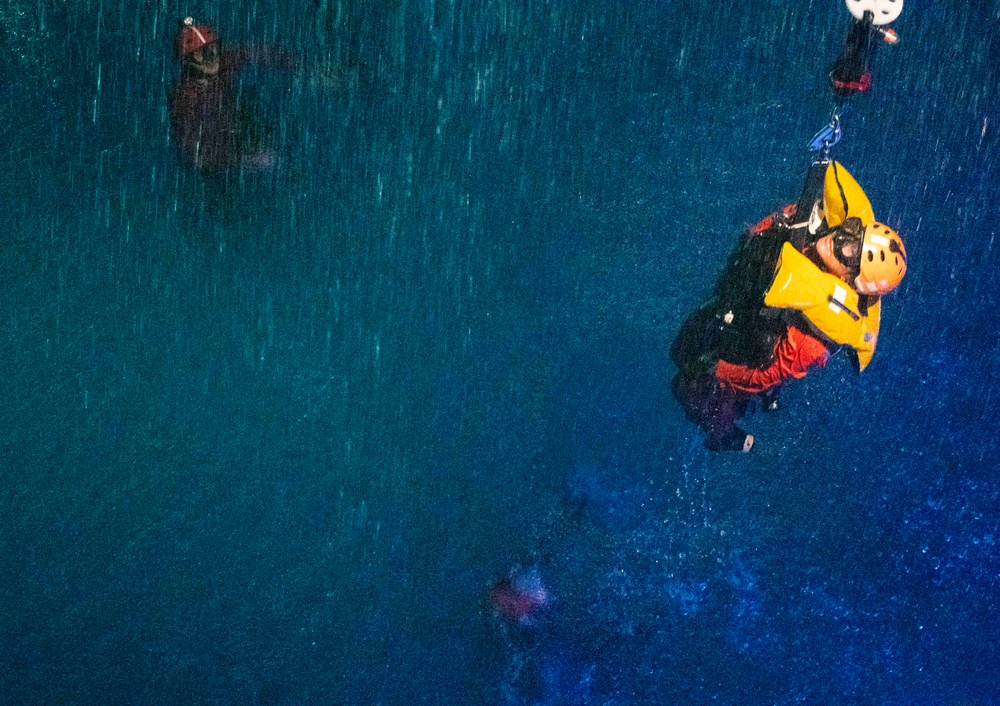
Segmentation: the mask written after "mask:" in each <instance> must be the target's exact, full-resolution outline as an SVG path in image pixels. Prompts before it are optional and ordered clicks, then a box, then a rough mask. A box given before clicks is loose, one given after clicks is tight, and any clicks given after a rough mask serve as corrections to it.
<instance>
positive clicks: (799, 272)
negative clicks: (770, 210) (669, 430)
mask: <svg viewBox="0 0 1000 706" xmlns="http://www.w3.org/2000/svg"><path fill="white" fill-rule="evenodd" d="M906 266H907V261H906V248H905V246H904V245H903V240H902V238H901V237H900V236H899V234H898V233H897V232H896V231H895V230H893V229H892V228H890V227H889V226H887V225H885V224H884V223H881V222H879V221H878V220H876V218H875V214H874V212H873V210H872V206H871V203H870V202H869V200H868V197H867V196H866V195H865V193H864V191H862V189H861V187H860V186H859V185H858V183H857V181H856V180H855V179H854V177H853V176H851V174H850V173H849V172H848V171H847V169H845V168H844V167H843V166H842V165H841V164H839V163H838V162H835V161H830V160H829V159H823V160H818V161H817V162H815V163H814V164H813V165H812V166H811V168H810V172H809V174H808V176H807V179H806V186H805V189H804V190H803V194H802V197H801V198H800V199H799V201H798V203H796V204H792V205H789V206H787V207H785V208H784V209H783V210H782V211H779V212H777V213H774V214H771V215H770V216H768V217H767V218H765V219H764V220H763V221H761V222H760V223H758V224H757V225H756V226H754V227H753V228H750V229H749V230H748V231H747V232H746V233H745V234H744V236H743V238H742V239H741V242H740V244H739V246H738V247H737V249H736V251H735V252H734V254H733V256H732V257H731V258H730V261H729V263H728V265H727V267H726V269H725V271H724V273H723V276H722V277H721V279H720V281H719V284H718V286H717V287H716V290H715V293H714V296H713V297H712V300H711V301H710V302H709V303H708V304H707V305H706V306H705V307H703V308H702V309H700V310H699V311H698V312H696V313H695V314H693V315H692V316H691V317H689V318H688V319H687V321H685V323H684V325H683V326H682V327H681V331H680V333H679V335H678V337H677V340H676V341H675V342H674V345H673V346H672V348H671V357H672V358H673V360H674V362H675V364H676V365H677V367H678V374H677V376H676V377H675V379H674V384H673V392H674V395H675V397H676V398H677V399H678V400H679V401H680V402H681V404H682V405H683V407H684V410H685V413H686V415H687V416H688V418H689V419H691V420H692V421H693V422H695V423H696V424H698V425H699V426H700V427H701V428H702V429H703V430H704V431H705V433H706V437H707V438H706V446H707V447H708V448H709V449H711V450H714V451H740V450H741V451H750V449H751V448H752V447H753V444H754V437H753V436H752V435H750V434H747V433H746V432H745V431H743V430H742V429H741V428H740V427H739V426H738V425H737V422H738V421H739V420H740V418H741V417H743V416H744V415H745V414H746V413H747V412H748V411H749V410H750V407H751V403H752V402H753V401H754V400H755V399H759V400H760V402H761V406H762V407H763V409H764V410H773V409H776V408H777V392H778V389H779V388H780V386H781V385H782V384H783V383H784V382H785V381H787V380H790V379H793V378H802V377H804V376H805V375H806V373H807V372H808V371H809V370H810V369H813V368H816V367H821V366H823V365H825V364H826V362H827V360H829V358H830V355H831V354H832V353H833V352H834V351H835V350H837V349H840V348H843V349H846V350H847V351H848V352H849V353H850V354H851V355H852V357H853V358H854V360H855V362H856V364H857V368H858V371H859V372H860V371H862V370H864V369H865V367H866V366H867V365H868V363H869V361H870V360H871V358H872V355H873V354H874V352H875V348H876V346H877V344H878V334H879V320H880V315H881V299H882V297H883V296H884V295H886V294H888V293H889V292H891V291H892V290H893V289H895V288H896V287H897V286H898V285H899V283H900V282H901V281H902V280H903V277H904V275H905V274H906Z"/></svg>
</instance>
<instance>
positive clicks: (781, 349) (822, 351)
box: [715, 326, 830, 393]
mask: <svg viewBox="0 0 1000 706" xmlns="http://www.w3.org/2000/svg"><path fill="white" fill-rule="evenodd" d="M829 357H830V353H829V351H828V350H827V347H826V344H825V343H823V342H822V341H820V340H819V339H818V338H815V337H814V336H810V335H809V334H807V333H804V332H802V331H800V330H799V329H797V328H795V327H794V326H789V327H788V330H787V331H786V333H785V335H784V336H783V337H782V338H781V339H780V340H779V341H778V343H777V345H775V348H774V362H773V363H771V365H769V366H768V367H766V368H763V369H760V368H749V367H747V366H745V365H735V364H733V363H729V362H727V361H725V360H720V361H719V362H718V363H717V364H716V366H715V377H716V378H717V379H718V380H720V381H722V382H724V383H726V384H727V385H730V386H731V387H733V388H735V389H737V390H742V391H743V392H750V393H758V392H763V391H764V390H768V389H770V388H772V387H775V386H777V385H780V384H781V383H783V382H784V381H785V380H788V379H790V378H801V377H805V375H806V372H807V371H808V370H809V368H812V367H815V366H823V365H826V361H827V360H828V359H829Z"/></svg>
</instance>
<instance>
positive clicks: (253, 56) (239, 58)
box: [226, 45, 300, 71]
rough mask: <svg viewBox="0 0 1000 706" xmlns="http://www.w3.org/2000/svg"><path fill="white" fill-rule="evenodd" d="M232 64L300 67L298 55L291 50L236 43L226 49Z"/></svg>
mask: <svg viewBox="0 0 1000 706" xmlns="http://www.w3.org/2000/svg"><path fill="white" fill-rule="evenodd" d="M226 52H227V53H228V54H229V60H230V61H231V62H232V66H236V67H238V66H240V65H242V64H260V65H261V66H268V67H271V68H274V69H285V70H288V71H295V70H296V69H298V68H300V62H299V59H298V57H296V56H295V54H292V53H291V52H287V51H285V50H284V49H278V48H277V47H258V46H253V45H238V46H235V47H232V48H230V49H227V50H226Z"/></svg>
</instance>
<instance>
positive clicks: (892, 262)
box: [854, 222, 906, 296]
mask: <svg viewBox="0 0 1000 706" xmlns="http://www.w3.org/2000/svg"><path fill="white" fill-rule="evenodd" d="M905 274H906V248H905V247H903V240H902V238H900V237H899V233H897V232H896V231H894V230H893V229H892V228H890V227H889V226H887V225H884V224H882V223H878V222H872V223H869V224H868V225H867V226H865V237H864V240H863V241H862V244H861V273H860V274H859V275H858V277H857V279H855V280H854V288H855V289H857V290H858V292H860V293H861V294H874V295H878V296H881V295H883V294H888V293H889V292H891V291H892V290H894V289H895V288H896V287H897V286H898V285H899V283H900V282H902V281H903V275H905Z"/></svg>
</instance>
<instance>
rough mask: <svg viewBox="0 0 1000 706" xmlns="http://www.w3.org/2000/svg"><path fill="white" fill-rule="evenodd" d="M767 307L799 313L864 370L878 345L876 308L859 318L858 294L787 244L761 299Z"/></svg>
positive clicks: (878, 306)
mask: <svg viewBox="0 0 1000 706" xmlns="http://www.w3.org/2000/svg"><path fill="white" fill-rule="evenodd" d="M764 303H765V304H766V305H767V306H773V307H778V308H780V309H795V310H797V311H801V312H802V314H803V315H804V316H805V317H806V318H807V319H808V320H809V323H811V324H812V325H813V326H815V327H816V328H817V329H819V330H820V331H821V332H822V333H823V335H825V336H826V337H827V338H829V339H830V340H831V341H833V342H834V343H839V344H842V345H848V346H850V347H851V348H853V349H854V350H855V351H856V352H857V354H858V367H859V368H860V369H861V370H864V369H865V367H866V366H867V365H868V363H869V361H871V359H872V355H873V354H874V353H875V344H876V343H877V342H878V326H879V315H880V311H881V308H880V304H879V302H875V303H874V304H872V305H871V306H869V307H868V311H867V312H866V313H865V314H864V315H862V314H861V311H860V308H859V306H858V293H857V292H855V291H854V290H853V289H852V288H851V287H849V286H848V285H846V284H844V282H843V280H841V279H840V278H839V277H835V276H834V275H831V274H829V273H827V272H823V270H821V269H819V268H818V267H816V265H814V264H813V263H812V261H811V260H810V259H809V258H808V257H806V256H805V255H803V254H802V253H800V252H799V251H798V250H796V249H795V248H794V247H792V245H791V244H790V243H785V244H784V245H783V246H782V248H781V257H780V259H779V260H778V270H777V273H776V274H775V275H774V281H773V282H771V286H770V288H769V289H768V290H767V293H766V294H765V295H764Z"/></svg>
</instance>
